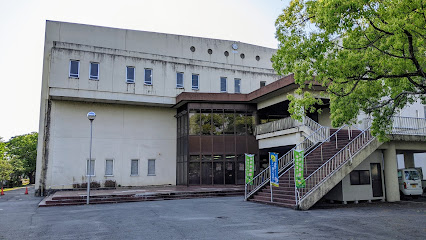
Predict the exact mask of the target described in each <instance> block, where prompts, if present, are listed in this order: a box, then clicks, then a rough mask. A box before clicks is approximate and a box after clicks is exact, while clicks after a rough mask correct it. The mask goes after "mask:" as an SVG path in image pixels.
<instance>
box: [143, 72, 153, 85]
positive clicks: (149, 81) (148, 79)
mask: <svg viewBox="0 0 426 240" xmlns="http://www.w3.org/2000/svg"><path fill="white" fill-rule="evenodd" d="M144 83H145V84H146V85H152V69H149V68H145V82H144Z"/></svg>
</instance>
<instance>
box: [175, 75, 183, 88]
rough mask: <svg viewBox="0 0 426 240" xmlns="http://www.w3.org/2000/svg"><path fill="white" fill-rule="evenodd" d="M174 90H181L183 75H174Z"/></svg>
mask: <svg viewBox="0 0 426 240" xmlns="http://www.w3.org/2000/svg"><path fill="white" fill-rule="evenodd" d="M176 88H183V73H182V72H178V73H177V74H176Z"/></svg>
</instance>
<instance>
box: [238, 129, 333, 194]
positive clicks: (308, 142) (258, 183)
mask: <svg viewBox="0 0 426 240" xmlns="http://www.w3.org/2000/svg"><path fill="white" fill-rule="evenodd" d="M324 128H325V127H321V128H319V129H318V130H316V131H315V132H314V133H312V134H311V135H309V136H308V137H307V138H306V139H305V140H303V141H302V142H301V143H299V144H297V145H296V146H295V147H293V148H292V149H290V150H289V151H288V152H287V153H285V154H284V155H283V156H281V157H280V158H278V172H281V171H283V170H284V169H286V168H287V167H288V166H289V165H291V163H293V161H292V160H293V152H294V150H296V149H299V148H302V149H308V148H310V147H312V146H313V145H314V144H316V143H317V142H319V141H321V139H320V140H316V139H318V138H321V133H322V130H323V129H324ZM316 135H319V136H318V137H317V136H316ZM312 138H315V139H312ZM269 174H270V173H269V166H268V167H266V168H265V169H264V170H263V171H262V172H260V173H259V174H257V175H256V176H255V177H253V179H252V180H251V181H250V182H248V183H246V184H245V200H247V198H249V197H250V196H251V195H253V194H254V193H255V192H256V191H257V190H258V189H260V188H261V187H263V186H264V185H265V184H266V183H267V182H268V181H269V178H270V176H269Z"/></svg>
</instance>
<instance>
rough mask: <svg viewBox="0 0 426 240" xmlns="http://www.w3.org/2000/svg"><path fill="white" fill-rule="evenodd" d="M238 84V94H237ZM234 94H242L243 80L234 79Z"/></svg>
mask: <svg viewBox="0 0 426 240" xmlns="http://www.w3.org/2000/svg"><path fill="white" fill-rule="evenodd" d="M237 82H238V92H237ZM234 93H241V78H234Z"/></svg>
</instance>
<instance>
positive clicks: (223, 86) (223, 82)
mask: <svg viewBox="0 0 426 240" xmlns="http://www.w3.org/2000/svg"><path fill="white" fill-rule="evenodd" d="M220 91H221V92H226V77H221V78H220Z"/></svg>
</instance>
